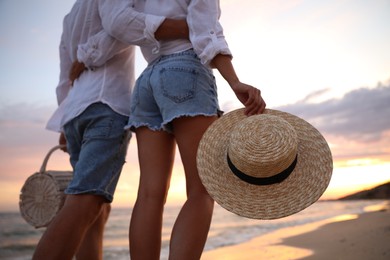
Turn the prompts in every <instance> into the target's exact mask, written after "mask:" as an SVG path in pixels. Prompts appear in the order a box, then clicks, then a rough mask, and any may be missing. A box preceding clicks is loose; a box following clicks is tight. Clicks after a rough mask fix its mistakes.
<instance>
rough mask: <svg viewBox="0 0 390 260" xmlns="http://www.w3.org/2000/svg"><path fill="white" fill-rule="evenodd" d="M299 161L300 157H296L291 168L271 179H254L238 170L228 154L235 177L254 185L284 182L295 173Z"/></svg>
mask: <svg viewBox="0 0 390 260" xmlns="http://www.w3.org/2000/svg"><path fill="white" fill-rule="evenodd" d="M297 161H298V155H297V156H295V159H294V161H293V162H292V163H291V164H290V166H288V167H287V169H285V170H284V171H282V172H280V173H278V174H275V175H273V176H270V177H253V176H250V175H247V174H245V173H243V172H242V171H240V170H239V169H237V167H236V166H235V165H234V164H233V162H232V161H231V160H230V157H229V154H227V162H228V165H229V168H230V170H231V171H232V172H233V173H234V175H236V176H237V177H238V178H240V179H241V180H243V181H245V182H247V183H249V184H253V185H271V184H275V183H280V182H282V181H284V180H285V179H286V178H287V177H288V176H290V174H291V173H292V172H293V170H294V168H295V165H296V164H297Z"/></svg>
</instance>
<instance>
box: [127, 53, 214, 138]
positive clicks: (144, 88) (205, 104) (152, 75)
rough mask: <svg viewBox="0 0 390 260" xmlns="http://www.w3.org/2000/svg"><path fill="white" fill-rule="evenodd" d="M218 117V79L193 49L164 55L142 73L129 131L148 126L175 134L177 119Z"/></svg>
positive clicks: (133, 101)
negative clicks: (174, 128)
mask: <svg viewBox="0 0 390 260" xmlns="http://www.w3.org/2000/svg"><path fill="white" fill-rule="evenodd" d="M219 114H220V110H219V105H218V96H217V86H216V84H215V77H214V75H213V73H212V71H211V69H209V68H207V67H205V66H204V65H202V64H201V62H200V59H199V58H198V56H197V55H196V54H195V52H194V51H193V50H187V51H183V52H180V53H175V54H171V55H166V56H162V57H160V58H159V59H157V60H156V61H154V62H153V63H151V64H150V65H149V66H148V67H147V68H146V69H145V70H144V71H143V72H142V74H141V75H140V76H139V78H138V79H137V82H136V85H135V88H134V91H133V96H132V101H131V113H130V118H129V123H128V125H127V126H126V128H130V129H134V128H137V127H140V126H147V127H149V128H150V129H152V130H165V131H168V132H172V126H171V122H172V120H174V119H175V118H178V117H182V116H197V115H204V116H213V115H219Z"/></svg>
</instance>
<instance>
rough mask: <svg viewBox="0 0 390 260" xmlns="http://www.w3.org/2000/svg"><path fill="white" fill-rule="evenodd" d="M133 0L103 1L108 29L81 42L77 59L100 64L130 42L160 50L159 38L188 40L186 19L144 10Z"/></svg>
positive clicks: (105, 25)
mask: <svg viewBox="0 0 390 260" xmlns="http://www.w3.org/2000/svg"><path fill="white" fill-rule="evenodd" d="M113 1H114V2H115V3H112V2H113ZM129 2H130V1H123V0H111V1H103V0H99V12H100V16H101V18H102V24H103V28H104V29H103V30H102V31H100V32H99V33H98V34H96V35H94V36H92V37H90V38H89V39H88V41H87V42H86V43H85V44H81V45H79V47H78V52H77V58H78V60H79V61H80V62H82V63H84V64H85V65H86V66H87V67H99V66H102V65H103V64H104V63H105V62H106V61H108V60H109V59H111V58H112V57H113V56H115V55H116V54H118V53H120V52H121V51H123V50H125V49H126V48H128V46H129V45H154V47H155V49H156V50H158V49H159V43H158V40H169V39H178V38H185V39H188V34H189V32H188V26H187V22H186V21H185V20H174V19H168V18H167V19H166V18H164V17H160V16H154V15H147V14H144V13H140V12H137V11H135V10H134V9H133V8H132V7H131V6H130V3H129Z"/></svg>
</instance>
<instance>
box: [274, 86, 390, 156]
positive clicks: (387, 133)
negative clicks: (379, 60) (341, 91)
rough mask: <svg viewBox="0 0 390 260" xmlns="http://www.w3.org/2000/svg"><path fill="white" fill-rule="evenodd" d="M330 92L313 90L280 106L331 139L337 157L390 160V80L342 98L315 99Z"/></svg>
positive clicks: (360, 89)
mask: <svg viewBox="0 0 390 260" xmlns="http://www.w3.org/2000/svg"><path fill="white" fill-rule="evenodd" d="M326 93H327V90H320V91H317V92H314V93H310V94H309V95H308V96H307V97H305V98H304V99H302V100H301V101H299V102H297V103H294V104H289V105H285V106H281V107H278V108H276V109H279V110H282V111H286V112H289V113H292V114H294V115H297V116H299V117H301V118H304V119H305V120H307V121H308V122H309V123H311V124H312V125H313V126H315V127H316V128H317V129H318V130H319V131H320V132H321V133H322V134H323V135H324V137H325V138H326V139H327V140H328V143H329V144H330V146H331V149H332V153H333V155H334V157H335V158H338V159H342V158H344V159H345V158H375V159H380V160H384V161H389V160H390V116H389V115H390V81H389V82H387V83H385V84H382V83H379V84H378V85H377V86H376V87H375V88H367V87H364V88H359V89H355V90H352V91H350V92H348V93H346V94H345V95H344V96H343V97H342V98H332V99H326V100H323V101H321V102H316V100H319V99H321V97H322V96H323V95H324V94H326Z"/></svg>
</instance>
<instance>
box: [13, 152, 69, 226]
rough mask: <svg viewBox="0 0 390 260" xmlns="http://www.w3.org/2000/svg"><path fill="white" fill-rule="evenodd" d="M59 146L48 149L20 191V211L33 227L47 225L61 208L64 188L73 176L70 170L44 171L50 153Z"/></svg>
mask: <svg viewBox="0 0 390 260" xmlns="http://www.w3.org/2000/svg"><path fill="white" fill-rule="evenodd" d="M61 147H62V146H61V145H58V146H55V147H53V148H52V149H50V150H49V152H48V153H47V155H46V157H45V159H44V160H43V163H42V167H41V169H40V171H39V172H36V173H34V174H32V175H31V176H30V177H28V178H27V180H26V182H25V183H24V185H23V187H22V189H21V191H20V197H19V208H20V213H21V215H22V217H23V218H24V219H25V220H26V221H27V223H29V224H31V225H32V226H34V227H35V228H40V227H46V226H48V225H49V223H50V222H51V221H52V219H53V218H54V217H55V215H56V214H57V212H58V211H59V210H60V209H61V207H62V206H63V204H64V199H65V195H64V190H65V189H66V187H67V186H68V184H69V182H70V181H71V180H72V177H73V172H71V171H52V170H49V171H46V166H47V162H48V161H49V158H50V156H51V154H52V153H53V152H54V151H55V150H57V149H60V148H61Z"/></svg>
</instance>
